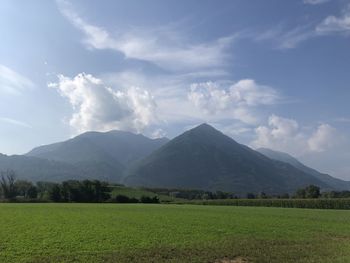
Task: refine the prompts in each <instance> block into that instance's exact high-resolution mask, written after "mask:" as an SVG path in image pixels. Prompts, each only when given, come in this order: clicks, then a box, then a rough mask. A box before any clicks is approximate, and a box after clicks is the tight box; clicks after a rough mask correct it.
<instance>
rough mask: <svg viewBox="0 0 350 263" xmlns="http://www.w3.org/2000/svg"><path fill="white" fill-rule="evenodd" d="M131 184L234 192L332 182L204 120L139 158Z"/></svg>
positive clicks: (275, 190) (291, 189)
mask: <svg viewBox="0 0 350 263" xmlns="http://www.w3.org/2000/svg"><path fill="white" fill-rule="evenodd" d="M128 174H129V176H128V177H127V178H125V183H127V184H129V185H133V186H141V185H142V186H150V187H174V188H199V189H208V190H223V191H230V192H235V193H242V194H244V193H246V192H260V191H264V192H267V193H285V192H294V191H295V190H296V189H297V188H299V187H303V186H306V185H308V184H316V185H319V186H320V187H322V188H329V186H328V185H327V184H326V183H324V182H322V181H320V180H319V179H317V178H315V177H314V176H312V175H309V174H306V173H305V172H303V171H301V170H299V169H296V168H295V167H294V166H292V165H290V164H287V163H283V162H280V161H275V160H271V159H269V158H267V157H266V156H264V155H262V154H260V153H259V152H256V151H254V150H252V149H250V148H248V147H247V146H244V145H241V144H238V143H237V142H235V141H234V140H233V139H231V138H230V137H228V136H226V135H224V134H222V133H221V132H219V131H217V130H216V129H214V128H213V127H211V126H209V125H207V124H202V125H200V126H198V127H196V128H194V129H192V130H189V131H187V132H185V133H183V134H182V135H180V136H178V137H176V138H175V139H173V140H171V141H170V142H168V143H167V144H166V145H164V146H163V147H161V148H160V149H158V150H157V151H155V152H154V153H152V154H151V155H150V156H148V157H146V158H144V159H143V160H141V161H140V162H139V163H138V164H137V165H135V166H134V167H133V168H132V169H130V170H129V172H128Z"/></svg>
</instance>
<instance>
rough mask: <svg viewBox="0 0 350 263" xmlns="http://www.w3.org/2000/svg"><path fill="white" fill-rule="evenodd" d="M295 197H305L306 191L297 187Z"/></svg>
mask: <svg viewBox="0 0 350 263" xmlns="http://www.w3.org/2000/svg"><path fill="white" fill-rule="evenodd" d="M294 196H295V198H305V197H306V191H305V189H304V188H301V189H298V190H297V191H296V193H295V195H294Z"/></svg>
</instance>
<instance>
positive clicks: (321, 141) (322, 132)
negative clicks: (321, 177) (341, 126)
mask: <svg viewBox="0 0 350 263" xmlns="http://www.w3.org/2000/svg"><path fill="white" fill-rule="evenodd" d="M335 134H336V130H335V128H333V127H332V126H330V125H328V124H321V125H319V126H318V128H317V130H316V131H315V132H314V133H313V134H312V135H311V137H310V138H309V139H308V141H307V143H308V146H309V149H310V151H312V152H324V151H325V150H326V149H329V148H331V147H332V146H333V145H334V140H335V138H334V137H335Z"/></svg>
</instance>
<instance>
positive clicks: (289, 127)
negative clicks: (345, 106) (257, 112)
mask: <svg viewBox="0 0 350 263" xmlns="http://www.w3.org/2000/svg"><path fill="white" fill-rule="evenodd" d="M255 133H256V138H255V140H254V141H253V142H252V143H251V145H252V146H253V147H255V148H259V147H266V148H270V149H273V150H278V151H283V152H288V153H290V154H292V155H295V156H300V155H303V154H306V153H310V152H323V151H326V150H327V149H329V148H331V147H332V146H333V145H334V144H335V143H336V140H337V136H336V130H335V128H333V127H332V126H330V125H328V124H320V125H319V126H318V127H317V128H316V129H315V130H314V131H313V132H311V133H310V132H308V131H307V130H306V129H304V127H300V125H299V124H298V122H297V121H296V120H293V119H288V118H283V117H280V116H277V115H271V116H270V117H269V119H268V125H267V126H259V127H257V128H256V129H255Z"/></svg>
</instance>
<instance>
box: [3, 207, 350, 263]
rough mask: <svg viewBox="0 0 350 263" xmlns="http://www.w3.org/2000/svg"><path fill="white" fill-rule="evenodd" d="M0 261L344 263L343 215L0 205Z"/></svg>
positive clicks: (348, 225)
mask: <svg viewBox="0 0 350 263" xmlns="http://www.w3.org/2000/svg"><path fill="white" fill-rule="evenodd" d="M238 258H241V259H246V260H247V261H239V260H234V259H238ZM224 259H226V261H224ZM230 260H232V261H230ZM0 262H278V263H281V262H293V263H294V262H332V263H333V262H347V263H348V262H350V211H340V210H317V209H312V210H311V209H310V210H309V209H285V208H264V207H232V206H199V205H145V204H127V205H126V204H0Z"/></svg>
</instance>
